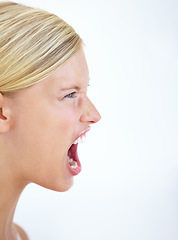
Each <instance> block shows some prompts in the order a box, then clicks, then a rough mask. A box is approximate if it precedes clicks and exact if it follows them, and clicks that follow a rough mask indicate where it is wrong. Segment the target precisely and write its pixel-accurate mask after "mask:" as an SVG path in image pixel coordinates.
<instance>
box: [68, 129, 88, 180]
mask: <svg viewBox="0 0 178 240" xmlns="http://www.w3.org/2000/svg"><path fill="white" fill-rule="evenodd" d="M88 130H89V129H88ZM88 130H85V131H84V132H83V133H82V134H81V135H80V136H79V137H78V138H77V139H76V140H75V141H74V143H73V144H72V145H71V146H70V148H69V150H68V153H67V160H68V167H69V170H70V172H71V173H72V175H74V176H75V175H77V174H79V173H80V172H81V169H82V167H81V163H80V161H79V157H78V153H77V147H78V143H81V142H84V139H85V134H86V132H87V131H88Z"/></svg>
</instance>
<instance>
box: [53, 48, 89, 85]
mask: <svg viewBox="0 0 178 240" xmlns="http://www.w3.org/2000/svg"><path fill="white" fill-rule="evenodd" d="M51 80H52V81H53V82H54V83H59V84H61V85H66V84H70V83H71V84H77V83H79V84H82V83H84V84H85V83H86V82H87V83H88V80H89V72H88V66H87V62H86V59H85V55H84V52H83V49H82V48H81V49H79V50H78V51H77V52H76V53H75V54H74V55H73V56H72V57H71V58H70V59H69V60H68V61H67V62H66V63H65V64H64V65H63V66H61V67H60V68H59V69H58V70H56V72H55V73H53V74H52V75H51V76H50V77H49V81H51Z"/></svg>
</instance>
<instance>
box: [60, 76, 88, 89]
mask: <svg viewBox="0 0 178 240" xmlns="http://www.w3.org/2000/svg"><path fill="white" fill-rule="evenodd" d="M89 86H90V78H89V80H88V87H89ZM70 89H75V90H77V91H79V90H81V88H80V87H79V86H77V85H73V86H71V87H68V88H61V91H67V90H70Z"/></svg>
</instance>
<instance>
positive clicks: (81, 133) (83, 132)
mask: <svg viewBox="0 0 178 240" xmlns="http://www.w3.org/2000/svg"><path fill="white" fill-rule="evenodd" d="M89 130H90V126H89V127H88V128H86V129H85V130H83V131H82V132H80V134H79V135H78V137H76V138H75V139H74V141H73V143H74V142H75V141H76V140H77V139H78V138H79V137H81V136H82V135H85V134H86V133H87V132H88V131H89Z"/></svg>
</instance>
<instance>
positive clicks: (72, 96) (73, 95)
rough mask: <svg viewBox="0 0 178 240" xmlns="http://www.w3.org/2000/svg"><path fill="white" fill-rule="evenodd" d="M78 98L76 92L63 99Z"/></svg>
mask: <svg viewBox="0 0 178 240" xmlns="http://www.w3.org/2000/svg"><path fill="white" fill-rule="evenodd" d="M76 97H77V93H76V92H72V93H69V94H67V95H66V96H65V97H64V98H63V99H65V98H76Z"/></svg>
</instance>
